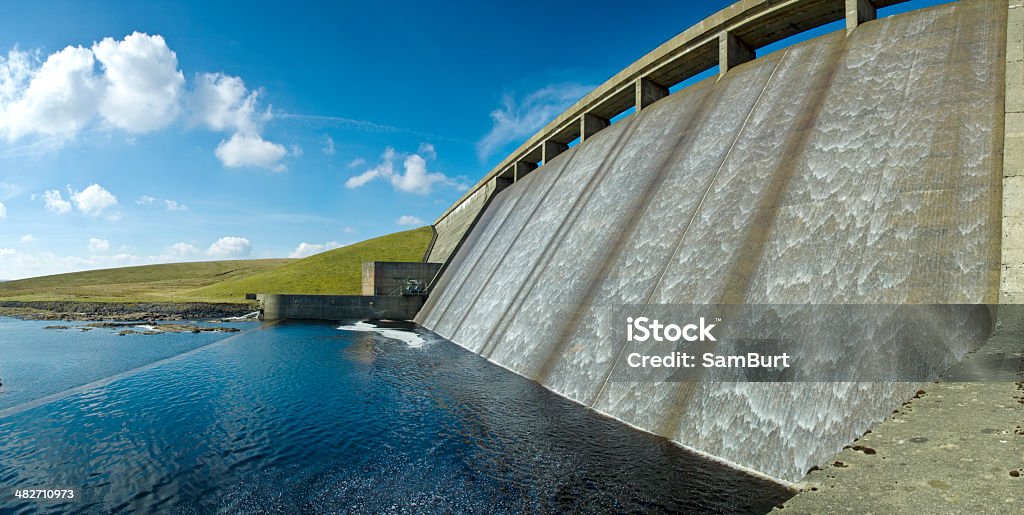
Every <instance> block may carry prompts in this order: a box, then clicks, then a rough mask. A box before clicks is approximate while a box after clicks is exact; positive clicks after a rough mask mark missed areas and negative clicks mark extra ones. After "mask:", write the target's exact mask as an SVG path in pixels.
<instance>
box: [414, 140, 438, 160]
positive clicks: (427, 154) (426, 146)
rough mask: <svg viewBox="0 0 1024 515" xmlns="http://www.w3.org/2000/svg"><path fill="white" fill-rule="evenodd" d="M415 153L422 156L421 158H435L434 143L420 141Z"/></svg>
mask: <svg viewBox="0 0 1024 515" xmlns="http://www.w3.org/2000/svg"><path fill="white" fill-rule="evenodd" d="M416 153H417V154H419V155H421V156H423V159H427V160H430V159H437V151H436V150H434V145H432V144H430V143H420V148H419V150H417V151H416Z"/></svg>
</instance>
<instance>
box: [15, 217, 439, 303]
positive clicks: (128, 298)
mask: <svg viewBox="0 0 1024 515" xmlns="http://www.w3.org/2000/svg"><path fill="white" fill-rule="evenodd" d="M430 238H431V230H430V227H421V228H419V229H413V230H411V231H405V232H399V233H394V234H389V235H386V236H381V237H379V238H373V239H371V240H366V241H363V242H359V243H355V244H352V245H349V246H347V247H342V248H339V249H334V250H331V251H328V252H323V253H321V254H316V255H314V256H310V257H308V258H305V259H257V260H245V261H209V262H201V263H174V264H168V265H148V266H133V267H128V268H111V269H107V270H92V271H88V272H76V273H71V274H60V275H50V276H46V277H35V278H31V279H22V280H18V281H8V282H2V283H0V300H21V301H89V302H239V303H243V302H246V301H245V294H246V293H313V294H316V293H322V294H336V295H358V294H359V293H360V290H361V282H362V264H363V262H364V261H420V260H421V259H423V254H424V253H425V252H426V250H427V246H428V245H429V244H430Z"/></svg>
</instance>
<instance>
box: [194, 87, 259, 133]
mask: <svg viewBox="0 0 1024 515" xmlns="http://www.w3.org/2000/svg"><path fill="white" fill-rule="evenodd" d="M261 93H262V90H256V91H249V88H247V87H246V86H245V81H243V80H242V79H241V77H231V76H228V75H224V74H223V73H203V74H199V75H197V76H196V79H195V87H194V91H193V92H192V96H191V98H190V100H189V104H190V110H191V111H192V118H193V121H195V122H198V123H202V124H204V125H206V126H207V127H208V128H210V129H212V130H215V131H225V132H244V133H256V132H258V131H259V130H260V128H261V127H262V125H263V122H265V121H267V120H269V119H270V118H271V111H270V110H269V109H268V110H267V111H263V112H260V111H259V108H258V106H257V99H258V98H259V96H260V94H261Z"/></svg>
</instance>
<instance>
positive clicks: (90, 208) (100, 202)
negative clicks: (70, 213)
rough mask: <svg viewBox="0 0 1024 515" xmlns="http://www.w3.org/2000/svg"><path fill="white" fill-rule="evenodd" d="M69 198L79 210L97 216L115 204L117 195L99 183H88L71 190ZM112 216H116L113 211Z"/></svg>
mask: <svg viewBox="0 0 1024 515" xmlns="http://www.w3.org/2000/svg"><path fill="white" fill-rule="evenodd" d="M47 193H49V192H47ZM71 200H72V201H73V202H74V203H75V207H77V208H78V210H79V211H81V212H83V213H85V214H87V215H89V216H99V215H101V214H103V213H104V212H105V211H106V210H108V209H110V208H112V207H114V206H116V205H117V197H115V196H114V195H113V194H112V193H110V192H109V191H107V190H105V189H103V187H102V186H100V185H99V184H90V185H89V186H88V187H86V188H85V189H84V190H82V191H74V192H71ZM113 216H117V213H113Z"/></svg>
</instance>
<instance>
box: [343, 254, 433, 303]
mask: <svg viewBox="0 0 1024 515" xmlns="http://www.w3.org/2000/svg"><path fill="white" fill-rule="evenodd" d="M441 266H442V264H441V263H424V262H397V261H370V262H366V263H363V273H362V293H363V295H371V296H372V295H402V293H403V291H404V289H405V288H406V287H407V286H409V284H410V283H409V281H417V282H418V283H419V284H420V285H422V286H423V287H424V288H425V287H426V286H428V285H430V284H432V283H433V282H434V280H435V279H436V278H437V274H438V272H440V270H441Z"/></svg>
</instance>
